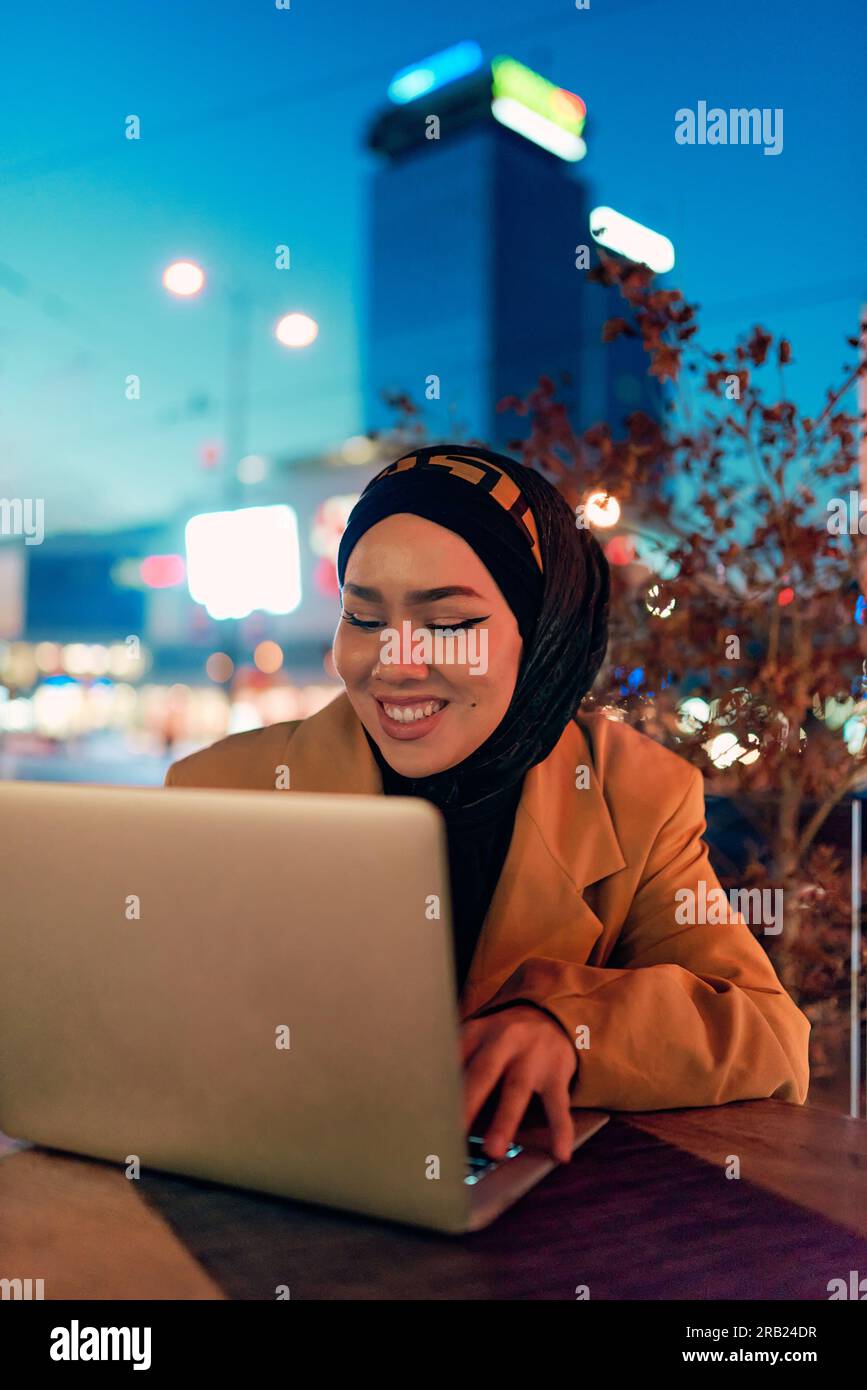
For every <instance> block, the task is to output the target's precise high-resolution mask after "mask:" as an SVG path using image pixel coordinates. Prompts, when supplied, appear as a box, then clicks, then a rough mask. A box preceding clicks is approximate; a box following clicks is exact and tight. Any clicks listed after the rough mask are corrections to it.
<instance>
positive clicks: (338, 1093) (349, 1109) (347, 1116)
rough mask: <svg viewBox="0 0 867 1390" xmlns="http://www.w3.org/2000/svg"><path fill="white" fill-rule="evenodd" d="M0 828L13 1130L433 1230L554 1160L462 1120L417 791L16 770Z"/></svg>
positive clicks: (453, 1022)
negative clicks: (322, 790) (72, 781)
mask: <svg viewBox="0 0 867 1390" xmlns="http://www.w3.org/2000/svg"><path fill="white" fill-rule="evenodd" d="M0 844H2V847H3V875H2V896H0V1059H2V1060H0V1130H2V1131H3V1132H5V1133H6V1134H8V1135H10V1136H13V1137H15V1138H19V1139H27V1140H30V1141H32V1142H34V1143H37V1144H43V1145H49V1146H51V1147H53V1148H59V1149H66V1150H71V1151H73V1152H75V1153H82V1154H90V1155H94V1156H96V1157H99V1158H102V1159H109V1160H112V1161H114V1162H115V1163H119V1164H124V1165H125V1164H127V1163H128V1162H130V1161H131V1157H132V1156H133V1155H135V1156H136V1157H137V1158H138V1159H139V1160H140V1163H141V1167H142V1169H143V1170H146V1169H148V1168H152V1169H164V1170H168V1171H170V1172H174V1173H184V1174H189V1175H191V1176H193V1177H198V1178H206V1179H209V1180H211V1181H216V1182H220V1183H228V1184H232V1185H234V1186H240V1187H246V1188H253V1189H256V1190H259V1191H262V1192H269V1193H274V1194H277V1195H279V1196H284V1197H291V1198H295V1199H298V1200H301V1201H305V1202H316V1203H323V1204H325V1205H327V1206H331V1207H338V1208H342V1209H345V1210H347V1211H353V1212H363V1213H366V1214H368V1215H371V1216H376V1217H384V1218H388V1219H390V1220H393V1221H399V1222H407V1223H410V1224H412V1225H417V1226H424V1227H428V1228H431V1229H433V1230H438V1231H449V1232H462V1231H469V1230H477V1229H479V1228H480V1227H482V1226H485V1225H487V1224H488V1223H489V1222H490V1221H492V1220H494V1218H495V1217H496V1216H497V1215H498V1214H499V1213H500V1212H502V1211H503V1210H504V1209H505V1208H506V1207H508V1206H510V1205H511V1204H512V1203H513V1202H515V1201H517V1200H518V1198H520V1197H521V1196H522V1195H523V1194H524V1193H525V1192H526V1191H527V1190H528V1189H529V1188H530V1187H532V1186H533V1185H534V1184H535V1183H536V1182H538V1181H539V1179H540V1178H542V1177H544V1176H545V1174H546V1173H548V1172H549V1171H550V1170H551V1169H552V1168H553V1167H554V1166H555V1164H554V1161H553V1160H552V1159H551V1158H550V1156H549V1155H548V1154H547V1152H546V1151H545V1142H546V1136H545V1133H544V1131H542V1130H540V1131H527V1132H522V1133H520V1134H519V1135H518V1136H517V1137H516V1142H515V1144H514V1145H513V1146H512V1152H511V1156H509V1157H507V1158H505V1159H504V1160H502V1161H500V1162H499V1163H491V1162H490V1161H488V1160H486V1158H485V1156H484V1154H483V1153H482V1151H481V1144H480V1142H479V1136H470V1141H471V1142H469V1143H468V1139H467V1136H465V1134H464V1132H463V1126H462V1120H461V1095H462V1077H461V1066H460V1060H459V1050H458V1039H459V1029H458V1017H457V1010H456V1005H455V985H454V973H453V960H452V947H451V927H450V911H449V901H448V873H447V858H446V846H445V836H444V827H443V823H442V820H441V817H440V816H439V814H438V812H437V811H436V810H435V809H434V808H433V807H432V806H430V805H429V804H428V803H426V802H422V801H418V800H412V799H403V798H391V797H366V796H326V795H313V794H302V793H291V794H287V795H286V796H280V795H279V793H277V794H274V795H263V794H262V793H260V792H237V791H192V790H183V789H180V790H179V789H172V790H171V791H167V792H164V791H155V790H127V789H120V788H103V787H85V786H72V787H71V786H53V785H36V784H32V783H10V784H3V785H0ZM437 902H438V903H439V916H438V917H437V916H436V904H437ZM572 1113H573V1120H574V1132H575V1147H576V1148H577V1147H578V1146H579V1145H580V1144H581V1143H583V1142H584V1140H585V1139H587V1138H588V1137H589V1136H590V1135H592V1134H594V1133H595V1132H596V1131H597V1130H598V1129H600V1128H601V1127H602V1125H603V1124H605V1122H606V1119H607V1116H606V1115H605V1114H603V1113H600V1112H598V1111H586V1110H585V1111H573V1112H572Z"/></svg>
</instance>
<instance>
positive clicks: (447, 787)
mask: <svg viewBox="0 0 867 1390" xmlns="http://www.w3.org/2000/svg"><path fill="white" fill-rule="evenodd" d="M398 512H409V513H412V514H414V515H416V516H421V517H424V518H425V519H426V520H428V521H434V522H436V523H437V524H438V525H440V526H445V527H447V528H448V529H449V530H451V531H454V532H456V534H458V535H459V536H461V537H462V538H463V539H464V540H466V541H467V543H468V544H469V545H471V546H472V548H473V549H474V550H475V551H476V553H477V554H478V556H479V558H480V559H481V561H482V563H483V564H484V565H485V567H486V568H487V569H488V571H489V572H490V574H491V575H492V577H493V579H494V580H495V582H496V583H497V585H498V587H499V588H500V590H501V592H502V594H503V596H504V598H505V599H506V602H507V603H508V604H509V606H510V608H511V609H512V611H513V612H514V614H515V618H516V620H517V623H518V628H519V630H520V633H521V637H522V640H523V651H522V655H521V662H520V666H519V669H518V677H517V681H516V684H515V689H514V692H513V695H512V699H511V702H510V704H509V707H508V709H507V710H506V713H505V715H504V716H503V719H502V720H501V722H500V724H499V725H498V726H497V728H496V729H495V730H494V732H493V733H492V734H491V735H490V736H489V737H488V738H487V739H486V740H485V742H484V743H482V744H481V745H480V746H479V747H478V748H477V749H475V751H474V752H473V753H471V754H470V755H469V757H467V758H465V759H464V760H463V761H462V762H460V763H458V764H457V765H456V766H455V767H451V768H447V769H446V770H445V771H443V772H437V773H434V774H432V775H431V776H428V777H421V778H406V777H402V776H401V775H400V774H399V773H397V772H395V771H394V769H393V768H392V767H391V766H390V764H389V763H388V762H387V761H386V759H385V758H384V756H383V755H382V753H381V752H380V749H379V748H378V746H377V745H376V743H375V742H374V740H373V739H371V738H370V736H369V735H367V739H368V743H369V745H370V748H371V752H372V753H373V756H374V758H375V759H376V762H377V764H378V766H379V769H380V772H381V773H382V782H383V791H384V792H385V794H386V795H400V796H422V797H424V798H425V799H426V800H428V801H431V802H432V803H433V804H434V805H435V806H437V807H438V809H439V810H440V811H441V813H442V814H443V816H444V818H445V822H446V832H447V836H448V848H449V867H450V872H451V880H452V915H453V920H454V935H455V959H456V966H457V972H458V988H459V989H460V988H462V987H463V983H464V980H465V978H466V973H467V971H468V969H469V964H470V961H471V959H472V954H473V951H474V949H475V944H476V941H477V939H478V935H479V932H480V931H481V927H482V924H483V922H484V918H485V915H486V913H487V910H488V907H489V905H490V900H491V897H492V895H493V891H494V889H495V887H496V884H497V880H498V878H499V875H500V871H501V869H502V866H503V862H504V860H505V857H506V853H507V851H508V847H509V842H510V840H511V835H512V828H513V825H514V818H515V812H516V810H517V806H518V802H519V801H520V797H521V789H522V786H523V780H524V776H525V774H526V773H527V771H528V770H529V769H530V768H531V767H534V766H535V765H536V764H537V763H540V762H542V761H543V760H544V759H545V758H546V757H547V756H548V754H549V753H550V752H551V751H552V750H553V748H554V747H555V746H556V744H557V743H558V742H559V739H560V737H561V735H562V733H563V730H564V729H565V727H566V725H567V724H568V723H569V720H570V719H572V718H573V717H574V715H575V713H576V711H577V709H578V706H579V705H580V703H581V700H582V699H583V697H584V696H585V695H586V694H587V692H588V690H589V689H590V687H591V685H592V684H593V681H594V679H595V677H596V674H597V672H598V670H599V667H600V666H601V664H602V660H603V658H604V655H605V648H606V645H607V637H608V594H609V575H608V565H607V562H606V560H605V557H604V555H603V554H602V551H601V549H600V547H599V545H598V543H597V541H596V539H595V537H593V536H592V534H591V533H590V531H588V530H586V529H581V528H578V527H576V524H575V518H574V516H573V513H572V512H571V510H570V508H569V506H568V505H567V503H566V501H565V500H564V498H563V497H562V496H561V495H560V493H559V492H558V491H557V490H556V488H554V487H553V486H552V485H551V484H550V483H549V482H548V481H547V480H546V479H545V478H544V477H543V476H542V475H541V473H538V472H536V471H535V470H534V469H531V468H528V467H526V466H525V465H524V464H520V463H517V462H515V460H514V459H511V458H508V457H507V456H506V455H504V454H498V453H494V452H493V451H492V450H489V449H484V448H476V447H474V446H467V445H461V444H457V445H454V444H437V445H432V446H429V447H427V448H423V449H418V450H415V451H413V453H411V454H408V455H406V456H404V457H403V458H401V459H397V460H396V461H395V462H394V463H392V464H389V465H388V467H387V468H385V469H383V470H382V471H381V472H380V473H378V474H377V475H376V477H375V478H373V479H372V480H371V482H369V483H368V485H367V487H366V488H365V489H364V492H363V493H362V495H361V497H360V498H359V500H358V502H357V503H356V505H355V507H354V508H353V510H352V512H351V514H350V518H349V522H348V524H347V527H346V530H345V531H344V534H343V536H342V538H341V542H340V549H339V553H338V560H337V575H338V580H339V582H340V587H341V589H342V588H343V582H344V576H345V573H346V562H347V560H348V559H349V555H350V554H351V552H352V550H353V548H354V547H355V545H356V544H357V542H358V541H359V540H360V538H361V536H363V535H364V533H365V532H366V531H368V530H369V529H370V527H371V526H374V525H376V523H377V522H378V521H382V520H383V519H384V518H385V517H387V516H391V515H393V514H395V513H398ZM365 734H367V731H366V730H365Z"/></svg>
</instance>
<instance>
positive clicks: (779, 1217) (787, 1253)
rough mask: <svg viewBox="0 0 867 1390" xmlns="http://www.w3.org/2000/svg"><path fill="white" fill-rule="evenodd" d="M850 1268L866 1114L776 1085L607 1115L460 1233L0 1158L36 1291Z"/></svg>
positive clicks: (422, 1292) (802, 1286)
mask: <svg viewBox="0 0 867 1390" xmlns="http://www.w3.org/2000/svg"><path fill="white" fill-rule="evenodd" d="M732 1156H734V1157H736V1158H737V1159H738V1160H739V1163H740V1174H741V1176H740V1177H739V1178H732V1177H727V1176H726V1172H727V1170H728V1171H731V1170H732ZM850 1270H860V1271H861V1272H862V1273H867V1123H865V1122H864V1121H859V1120H850V1119H846V1118H845V1117H843V1116H836V1115H833V1114H829V1113H828V1112H827V1111H824V1110H819V1109H813V1108H810V1107H805V1106H794V1105H787V1104H784V1103H782V1102H778V1101H748V1102H741V1103H738V1104H735V1105H725V1106H718V1107H714V1108H710V1109H706V1110H673V1111H657V1112H654V1113H651V1114H618V1115H614V1116H612V1118H611V1120H610V1122H609V1123H608V1124H607V1125H606V1126H605V1128H604V1129H603V1130H601V1131H600V1133H599V1134H597V1135H595V1136H594V1137H593V1138H592V1139H591V1140H590V1141H589V1142H588V1143H587V1145H586V1147H584V1148H582V1149H580V1150H579V1151H578V1153H577V1154H576V1155H575V1158H574V1159H573V1161H572V1163H571V1164H570V1165H569V1166H568V1167H563V1168H559V1169H557V1170H555V1172H553V1173H552V1174H551V1175H550V1176H549V1177H548V1178H546V1179H545V1181H544V1182H542V1183H541V1184H540V1185H539V1186H538V1187H537V1188H535V1189H534V1190H533V1191H532V1192H531V1193H530V1194H529V1195H528V1196H527V1197H525V1198H524V1200H523V1201H522V1202H520V1203H519V1204H518V1205H517V1206H516V1207H514V1208H512V1210H511V1211H508V1212H506V1213H505V1214H504V1215H503V1216H502V1217H501V1218H500V1219H499V1221H497V1222H495V1224H494V1225H493V1226H491V1227H490V1228H489V1229H488V1230H486V1231H481V1232H478V1233H477V1234H475V1235H471V1236H465V1237H460V1238H455V1237H447V1236H439V1235H434V1234H429V1233H426V1232H423V1231H415V1230H410V1229H407V1228H403V1227H398V1226H392V1225H388V1224H386V1223H381V1222H377V1221H372V1220H368V1219H366V1218H362V1217H353V1216H346V1215H343V1214H341V1213H336V1212H330V1211H326V1210H323V1209H322V1208H314V1207H305V1206H302V1205H300V1204H296V1203H293V1202H287V1201H283V1200H280V1199H277V1198H271V1197H263V1196H259V1195H256V1194H252V1193H248V1192H241V1191H237V1190H235V1189H233V1188H224V1187H218V1186H215V1185H213V1184H210V1183H200V1182H194V1181H191V1180H189V1179H186V1178H180V1177H174V1176H169V1175H166V1174H158V1173H154V1172H150V1171H147V1172H145V1173H144V1174H143V1176H142V1178H141V1179H140V1180H139V1181H137V1182H133V1181H129V1180H128V1179H127V1178H126V1177H125V1176H124V1173H123V1170H122V1169H120V1168H117V1167H114V1166H112V1165H110V1164H106V1163H100V1162H94V1161H91V1160H88V1159H79V1158H72V1157H69V1156H67V1155H61V1154H58V1153H55V1152H52V1151H48V1150H44V1149H36V1148H19V1149H15V1148H12V1149H11V1150H8V1151H7V1152H6V1155H5V1156H4V1157H3V1158H2V1159H0V1276H4V1275H6V1276H8V1277H12V1276H13V1275H14V1276H16V1277H21V1278H27V1277H33V1278H35V1277H42V1278H44V1280H45V1297H46V1299H52V1298H53V1299H60V1298H84V1299H98V1298H109V1299H132V1298H144V1299H269V1300H270V1299H274V1297H275V1290H276V1288H277V1286H278V1285H288V1287H289V1290H290V1296H291V1298H292V1299H359V1300H361V1299H521V1300H524V1299H565V1300H573V1299H574V1298H575V1297H576V1288H578V1287H579V1286H581V1285H587V1286H588V1287H589V1291H590V1297H591V1298H592V1299H765V1298H769V1299H809V1300H827V1298H828V1292H827V1286H828V1281H829V1280H830V1279H833V1278H844V1279H845V1278H848V1275H849V1271H850Z"/></svg>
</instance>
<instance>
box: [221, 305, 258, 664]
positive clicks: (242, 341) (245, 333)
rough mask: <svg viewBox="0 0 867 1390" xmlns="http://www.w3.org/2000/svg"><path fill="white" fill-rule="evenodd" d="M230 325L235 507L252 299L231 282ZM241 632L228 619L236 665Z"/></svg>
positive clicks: (229, 422)
mask: <svg viewBox="0 0 867 1390" xmlns="http://www.w3.org/2000/svg"><path fill="white" fill-rule="evenodd" d="M227 294H228V305H229V326H228V339H227V353H226V411H225V435H226V449H225V455H224V460H223V470H224V471H223V506H224V507H225V508H226V510H227V511H234V510H235V509H236V508H237V507H238V506H240V504H241V485H240V480H239V478H238V464H239V463H240V462H241V459H242V458H243V457H244V456H245V454H246V452H247V421H248V414H249V405H250V394H249V386H250V344H251V338H252V333H251V327H252V310H253V305H252V300H251V298H250V295H249V293H248V291H247V290H246V288H245V287H244V286H241V285H230V286H229V288H228V291H227ZM240 647H241V634H240V630H239V624H238V619H237V618H230V619H228V620H227V625H226V637H225V642H224V648H225V651H226V655H227V656H228V657H230V658H231V660H232V662H233V663H234V665H235V668H236V669H237V666H238V660H239V656H240V655H241V651H240Z"/></svg>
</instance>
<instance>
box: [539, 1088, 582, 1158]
mask: <svg viewBox="0 0 867 1390" xmlns="http://www.w3.org/2000/svg"><path fill="white" fill-rule="evenodd" d="M539 1094H540V1095H541V1097H542V1104H543V1105H544V1107H545V1114H546V1116H547V1118H548V1133H549V1135H550V1139H551V1154H552V1156H553V1157H554V1158H556V1160H557V1162H558V1163H570V1162H571V1160H572V1150H573V1147H574V1142H575V1131H574V1129H573V1128H572V1112H571V1109H570V1106H569V1091H568V1088H567V1087H564V1086H563V1085H562V1084H554V1085H552V1086H547V1087H546V1088H545V1090H544V1091H540V1093H539Z"/></svg>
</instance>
